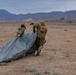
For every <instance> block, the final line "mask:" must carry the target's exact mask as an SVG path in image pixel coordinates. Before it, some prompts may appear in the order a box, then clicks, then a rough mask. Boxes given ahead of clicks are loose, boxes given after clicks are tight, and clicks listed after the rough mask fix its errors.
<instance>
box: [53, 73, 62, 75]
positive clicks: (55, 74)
mask: <svg viewBox="0 0 76 75" xmlns="http://www.w3.org/2000/svg"><path fill="white" fill-rule="evenodd" d="M53 75H62V74H60V73H54V74H53Z"/></svg>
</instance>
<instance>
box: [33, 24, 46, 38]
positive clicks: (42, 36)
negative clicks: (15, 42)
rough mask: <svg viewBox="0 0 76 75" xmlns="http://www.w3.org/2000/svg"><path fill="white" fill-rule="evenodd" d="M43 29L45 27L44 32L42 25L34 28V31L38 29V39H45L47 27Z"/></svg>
mask: <svg viewBox="0 0 76 75" xmlns="http://www.w3.org/2000/svg"><path fill="white" fill-rule="evenodd" d="M43 27H44V31H41V28H42V25H40V24H37V25H34V26H33V30H35V29H37V37H39V38H43V39H45V36H46V33H47V28H46V26H43Z"/></svg>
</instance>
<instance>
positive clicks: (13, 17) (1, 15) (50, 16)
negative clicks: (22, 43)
mask: <svg viewBox="0 0 76 75" xmlns="http://www.w3.org/2000/svg"><path fill="white" fill-rule="evenodd" d="M29 18H32V19H33V20H36V21H37V20H56V19H61V18H64V19H68V20H71V19H74V20H76V10H71V11H66V12H61V11H53V12H49V13H33V14H31V13H28V14H19V15H17V14H12V13H10V12H8V11H6V10H3V9H1V10H0V21H20V20H24V19H29Z"/></svg>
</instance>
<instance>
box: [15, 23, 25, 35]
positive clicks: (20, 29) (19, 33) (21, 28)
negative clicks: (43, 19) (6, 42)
mask: <svg viewBox="0 0 76 75" xmlns="http://www.w3.org/2000/svg"><path fill="white" fill-rule="evenodd" d="M25 29H26V26H25V25H24V24H22V25H21V27H20V28H18V32H17V34H16V36H22V35H23V34H24V32H25Z"/></svg>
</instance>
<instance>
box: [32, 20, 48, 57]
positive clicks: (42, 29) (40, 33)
mask: <svg viewBox="0 0 76 75" xmlns="http://www.w3.org/2000/svg"><path fill="white" fill-rule="evenodd" d="M36 29H37V38H36V46H37V52H36V53H35V55H36V56H39V55H40V52H41V49H42V47H43V45H44V44H45V37H46V33H47V28H46V26H45V24H44V22H43V21H41V22H40V24H36V25H34V26H33V32H35V31H36Z"/></svg>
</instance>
